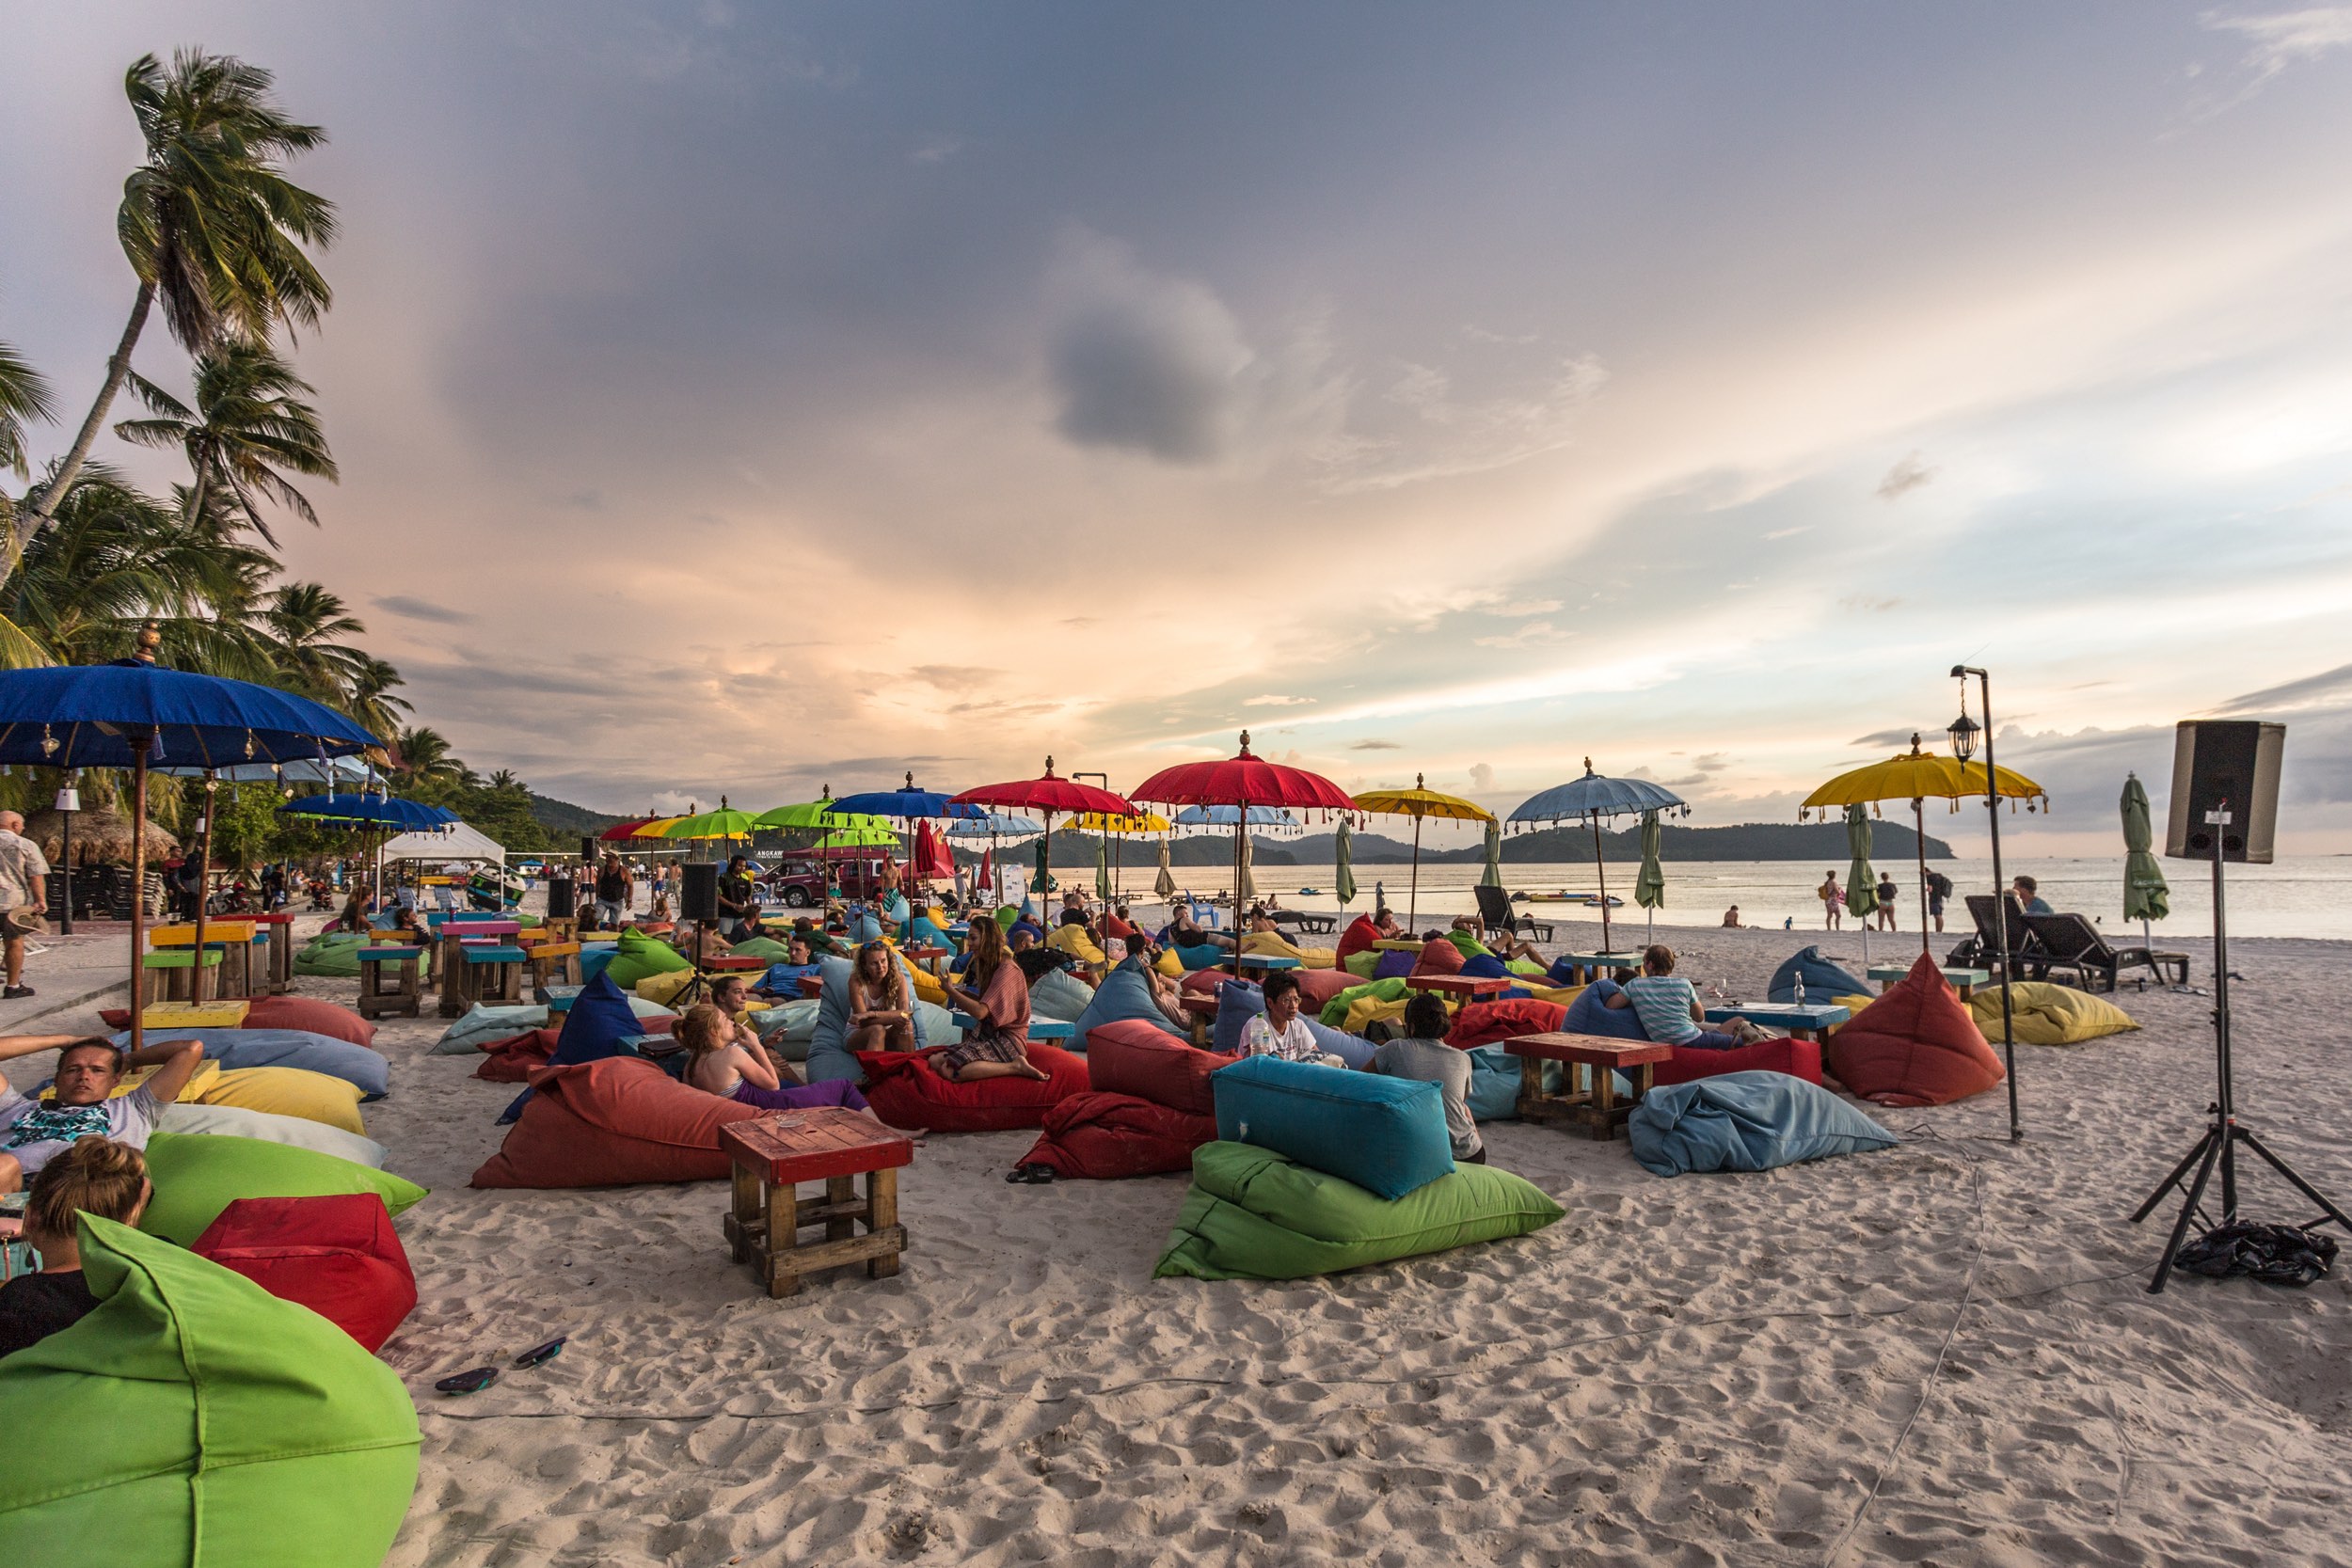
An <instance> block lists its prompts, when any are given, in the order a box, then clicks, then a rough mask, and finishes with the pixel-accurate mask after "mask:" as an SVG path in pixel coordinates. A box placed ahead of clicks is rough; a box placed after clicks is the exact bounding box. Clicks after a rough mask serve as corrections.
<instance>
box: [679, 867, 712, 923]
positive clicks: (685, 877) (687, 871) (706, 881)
mask: <svg viewBox="0 0 2352 1568" xmlns="http://www.w3.org/2000/svg"><path fill="white" fill-rule="evenodd" d="M678 871H679V873H680V880H679V882H678V894H677V912H678V918H679V919H681V920H716V919H718V918H719V863H718V862H716V861H688V862H687V863H685V864H684V865H681V866H679V867H678Z"/></svg>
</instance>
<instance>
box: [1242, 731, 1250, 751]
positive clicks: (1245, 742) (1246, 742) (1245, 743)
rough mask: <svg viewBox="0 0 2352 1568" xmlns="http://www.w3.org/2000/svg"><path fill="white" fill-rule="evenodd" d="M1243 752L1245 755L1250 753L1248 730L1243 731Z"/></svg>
mask: <svg viewBox="0 0 2352 1568" xmlns="http://www.w3.org/2000/svg"><path fill="white" fill-rule="evenodd" d="M1241 754H1242V755H1243V756H1248V754H1249V732H1248V730H1244V731H1242V732H1241Z"/></svg>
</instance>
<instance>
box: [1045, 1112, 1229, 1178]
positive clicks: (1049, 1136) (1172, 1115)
mask: <svg viewBox="0 0 2352 1568" xmlns="http://www.w3.org/2000/svg"><path fill="white" fill-rule="evenodd" d="M1215 1142H1216V1117H1214V1116H1202V1115H1199V1114H1197V1113H1194V1112H1190V1111H1177V1110H1171V1109H1170V1108H1169V1107H1168V1106H1166V1105H1154V1104H1152V1102H1151V1101H1148V1100H1138V1099H1136V1097H1135V1096H1134V1095H1130V1094H1102V1093H1098V1092H1094V1091H1091V1090H1090V1091H1089V1092H1088V1093H1085V1094H1073V1095H1072V1096H1071V1097H1070V1098H1069V1099H1068V1100H1065V1101H1062V1102H1061V1103H1060V1104H1058V1105H1056V1106H1054V1107H1052V1108H1051V1109H1050V1110H1048V1111H1047V1112H1046V1113H1045V1124H1044V1130H1043V1132H1041V1133H1040V1135H1039V1137H1038V1140H1037V1143H1036V1144H1035V1145H1034V1146H1033V1147H1032V1148H1030V1149H1029V1152H1027V1153H1026V1154H1024V1155H1023V1156H1021V1159H1020V1162H1019V1163H1020V1164H1025V1165H1051V1166H1052V1167H1053V1169H1054V1174H1055V1175H1057V1176H1059V1177H1062V1178H1064V1179H1066V1180H1071V1179H1084V1180H1096V1181H1117V1180H1123V1179H1124V1178H1127V1177H1130V1176H1160V1175H1164V1174H1166V1173H1168V1172H1170V1171H1189V1170H1191V1169H1192V1151H1193V1150H1194V1149H1196V1148H1200V1146H1201V1145H1202V1144H1206V1143H1215Z"/></svg>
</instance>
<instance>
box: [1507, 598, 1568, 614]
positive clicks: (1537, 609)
mask: <svg viewBox="0 0 2352 1568" xmlns="http://www.w3.org/2000/svg"><path fill="white" fill-rule="evenodd" d="M1559 608H1560V601H1559V600H1558V599H1514V600H1512V601H1511V602H1510V603H1508V604H1502V605H1497V606H1496V607H1495V613H1496V614H1497V615H1549V614H1550V613H1551V612H1552V611H1553V610H1558V609H1559Z"/></svg>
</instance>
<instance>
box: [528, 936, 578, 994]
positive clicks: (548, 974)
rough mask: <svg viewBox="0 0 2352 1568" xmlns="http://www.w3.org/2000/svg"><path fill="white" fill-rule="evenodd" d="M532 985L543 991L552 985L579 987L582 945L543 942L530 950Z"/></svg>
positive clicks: (576, 943)
mask: <svg viewBox="0 0 2352 1568" xmlns="http://www.w3.org/2000/svg"><path fill="white" fill-rule="evenodd" d="M530 953H531V958H530V963H531V983H532V986H533V987H534V988H536V989H538V990H546V989H547V988H548V987H549V986H552V985H564V986H577V985H580V984H582V983H583V982H582V981H581V980H580V943H578V942H539V943H538V944H536V945H535V946H533V947H532V948H531V949H530Z"/></svg>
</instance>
